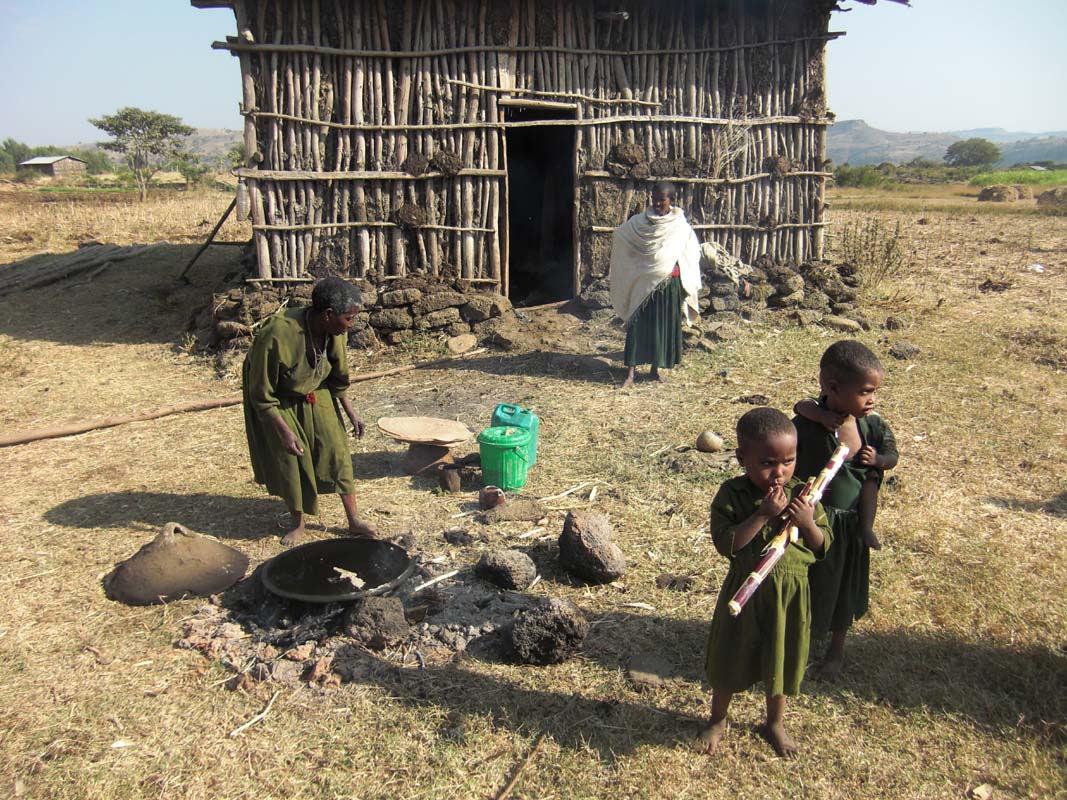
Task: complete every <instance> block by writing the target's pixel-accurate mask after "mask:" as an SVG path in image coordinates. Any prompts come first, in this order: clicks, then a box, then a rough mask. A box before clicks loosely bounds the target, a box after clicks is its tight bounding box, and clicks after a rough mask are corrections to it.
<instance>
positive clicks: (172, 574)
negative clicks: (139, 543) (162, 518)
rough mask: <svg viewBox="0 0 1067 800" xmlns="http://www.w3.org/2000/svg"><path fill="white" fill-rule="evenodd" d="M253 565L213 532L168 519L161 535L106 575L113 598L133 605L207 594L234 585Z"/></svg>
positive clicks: (107, 592) (106, 584) (144, 604)
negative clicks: (196, 531) (198, 530)
mask: <svg viewBox="0 0 1067 800" xmlns="http://www.w3.org/2000/svg"><path fill="white" fill-rule="evenodd" d="M246 569H248V557H247V556H246V555H245V554H244V553H241V552H240V551H238V550H234V549H233V548H232V547H228V546H227V545H224V544H223V543H222V542H220V541H219V540H218V539H215V538H213V537H211V536H203V535H201V534H199V533H193V532H192V531H189V530H186V529H185V528H183V527H182V526H181V525H179V524H178V523H177V522H168V523H167V524H166V525H164V526H163V530H162V531H161V532H160V534H159V535H158V536H156V538H155V539H153V540H152V541H151V542H149V543H148V544H146V545H145V546H144V547H142V548H141V549H140V550H138V551H137V552H136V553H134V554H133V555H132V556H130V558H128V559H126V560H125V561H122V562H120V563H119V564H117V565H116V566H115V569H113V570H112V571H111V572H110V573H108V575H107V576H106V577H105V578H104V591H105V593H106V594H107V596H108V597H109V598H111V599H112V600H118V601H119V602H121V603H127V604H128V605H131V606H146V605H151V604H153V603H165V602H169V601H171V600H178V599H179V598H182V597H187V596H201V597H202V596H206V595H211V594H216V593H217V592H221V591H223V590H225V589H228V588H230V587H231V586H233V584H235V583H236V582H237V581H238V580H239V579H240V578H241V577H243V576H244V574H245V570H246Z"/></svg>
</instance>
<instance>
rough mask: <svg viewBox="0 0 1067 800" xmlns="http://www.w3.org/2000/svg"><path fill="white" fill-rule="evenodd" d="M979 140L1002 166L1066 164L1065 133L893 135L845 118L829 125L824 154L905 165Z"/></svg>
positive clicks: (838, 159)
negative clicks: (991, 145)
mask: <svg viewBox="0 0 1067 800" xmlns="http://www.w3.org/2000/svg"><path fill="white" fill-rule="evenodd" d="M974 137H980V138H983V139H988V140H989V141H991V142H995V143H996V144H997V146H998V147H999V148H1000V150H1001V153H1002V159H1001V164H1002V165H1011V164H1016V163H1022V162H1028V161H1055V162H1057V163H1062V162H1067V131H1052V132H1048V133H1026V132H1022V131H1007V130H1005V129H1004V128H975V129H973V130H967V131H950V132H947V133H921V132H920V133H915V132H909V133H896V132H894V131H883V130H879V129H878V128H872V127H871V126H870V125H868V124H867V123H866V122H864V121H863V120H861V119H847V120H841V121H840V122H836V123H834V124H833V125H831V126H830V130H829V131H828V133H827V137H826V151H827V155H828V156H829V158H830V159H831V160H832V161H833V162H834V163H835V164H851V165H852V166H854V167H859V166H863V165H865V164H881V163H882V162H883V161H888V162H890V163H892V164H904V163H907V162H908V161H911V160H912V159H914V158H919V157H921V158H927V159H930V160H931V161H941V159H942V158H943V157H944V155H945V150H947V149H948V146H949V145H950V144H952V143H953V142H955V141H959V140H960V139H970V138H974Z"/></svg>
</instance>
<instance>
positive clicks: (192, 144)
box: [59, 128, 241, 164]
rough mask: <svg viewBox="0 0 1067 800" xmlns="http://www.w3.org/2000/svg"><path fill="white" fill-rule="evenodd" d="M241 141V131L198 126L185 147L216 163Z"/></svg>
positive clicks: (85, 145)
mask: <svg viewBox="0 0 1067 800" xmlns="http://www.w3.org/2000/svg"><path fill="white" fill-rule="evenodd" d="M240 143H241V131H231V130H227V129H225V128H197V129H196V133H194V134H193V135H192V136H190V137H189V138H188V139H187V140H186V142H185V149H186V150H188V151H189V152H190V153H195V154H196V155H198V156H200V160H201V161H203V162H205V163H209V164H214V163H216V162H218V161H219V160H220V159H222V158H223V157H224V156H225V155H226V154H227V153H228V152H229V151H230V148H232V147H234V146H235V145H237V144H240ZM98 146H99V142H81V143H80V144H74V145H70V146H69V147H66V148H59V149H60V150H61V151H64V150H95V149H96V148H97V147H98ZM111 157H112V160H119V157H118V156H116V155H115V154H111Z"/></svg>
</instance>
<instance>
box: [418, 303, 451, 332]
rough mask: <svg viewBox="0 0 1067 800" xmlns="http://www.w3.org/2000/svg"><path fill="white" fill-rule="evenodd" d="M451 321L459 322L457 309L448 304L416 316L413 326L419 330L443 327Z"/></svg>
mask: <svg viewBox="0 0 1067 800" xmlns="http://www.w3.org/2000/svg"><path fill="white" fill-rule="evenodd" d="M453 322H459V309H458V308H455V307H453V306H449V307H447V308H442V309H441V310H440V311H431V312H430V313H429V314H427V315H426V316H423V317H418V318H417V319H416V320H415V327H416V328H417V329H419V330H426V329H427V328H443V327H445V326H446V325H451V324H452V323H453Z"/></svg>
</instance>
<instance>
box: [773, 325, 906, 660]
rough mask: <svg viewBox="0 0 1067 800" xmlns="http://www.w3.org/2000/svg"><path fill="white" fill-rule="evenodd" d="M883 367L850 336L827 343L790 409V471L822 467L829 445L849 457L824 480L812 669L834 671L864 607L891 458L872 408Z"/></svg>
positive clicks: (804, 474)
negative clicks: (844, 449)
mask: <svg viewBox="0 0 1067 800" xmlns="http://www.w3.org/2000/svg"><path fill="white" fill-rule="evenodd" d="M884 374H885V370H884V369H883V368H882V363H881V362H880V361H879V360H878V357H877V356H876V355H875V354H874V353H872V352H871V351H870V350H869V349H868V348H867V347H865V346H864V345H862V344H860V343H859V342H857V341H855V340H853V339H845V340H843V341H840V342H834V343H833V344H832V345H830V346H829V347H828V348H827V349H826V352H825V353H823V356H822V359H821V360H820V361H819V390H820V396H819V399H818V400H801V401H800V402H799V403H797V404H796V406H795V407H794V411H796V413H797V416H796V417H795V418H794V420H793V423H794V424H795V425H796V429H797V446H798V454H797V476H798V477H800V478H802V479H807V478H809V477H810V476H812V475H815V474H817V473H818V472H819V470H821V469H822V467H823V465H824V464H825V463H826V460H827V459H828V458H829V457H830V454H831V453H832V452H833V451H834V449H835V448H836V447H837V445H838V444H839V443H840V444H846V445H848V450H849V460H848V461H846V462H845V464H844V466H843V467H842V468H841V471H840V472H838V473H837V476H836V477H835V478H834V480H833V482H831V484H830V486H829V487H827V490H826V492H825V493H824V494H823V500H822V502H823V505H824V506H825V508H826V514H827V516H828V517H829V519H830V525H831V527H832V528H833V531H834V549H833V552H832V553H831V554H830V555H829V556H828V557H827V559H826V560H825V561H823V562H821V563H819V564H817V565H815V566H814V567H813V568H812V570H811V614H812V633H814V634H816V635H819V634H824V633H826V631H828V630H829V631H830V633H831V637H830V646H829V648H828V649H827V651H826V655H825V656H824V657H823V659H822V661H821V662H820V664H819V666H818V674H819V675H820V676H821V677H825V678H828V679H831V680H832V679H834V678H836V677H837V676H838V675H839V674H840V672H841V668H842V667H843V666H844V653H845V636H846V634H847V633H848V629H849V628H850V627H851V626H852V623H853V622H854V621H855V620H857V619H859V618H860V617H862V616H863V615H864V614H865V613H866V612H867V604H868V584H869V579H870V548H872V547H873V548H875V549H878V548H880V547H881V544H880V543H879V542H878V539H877V537H876V536H875V535H874V515H875V510H876V508H877V504H878V488H879V486H880V485H881V482H882V474H883V472H884V471H885V470H887V469H892V468H893V467H895V466H896V464H897V445H896V441H895V440H894V438H893V432H892V431H891V430H890V429H889V426H888V425H886V423H885V422H884V421H883V420H882V418H881V417H879V416H878V415H877V414H874V413H872V409H873V408H874V401H875V395H876V393H877V391H878V389H879V388H880V387H881V385H882V379H883V376H884Z"/></svg>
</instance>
